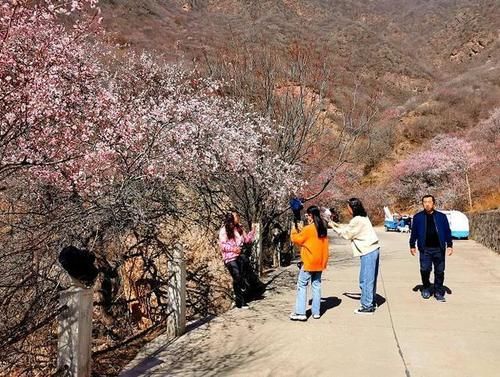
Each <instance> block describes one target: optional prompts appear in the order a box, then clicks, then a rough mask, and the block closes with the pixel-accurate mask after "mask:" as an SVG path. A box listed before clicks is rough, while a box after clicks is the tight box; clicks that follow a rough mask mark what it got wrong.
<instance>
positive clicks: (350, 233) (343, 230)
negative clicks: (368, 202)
mask: <svg viewBox="0 0 500 377" xmlns="http://www.w3.org/2000/svg"><path fill="white" fill-rule="evenodd" d="M332 228H333V230H334V231H335V232H337V233H338V234H339V235H340V236H341V237H343V238H345V239H346V240H352V239H354V238H356V236H357V235H358V234H359V232H360V231H361V226H360V224H359V223H358V221H357V220H356V218H353V219H352V220H351V221H350V222H349V224H347V225H342V224H337V223H333V222H332Z"/></svg>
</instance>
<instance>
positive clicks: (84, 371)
mask: <svg viewBox="0 0 500 377" xmlns="http://www.w3.org/2000/svg"><path fill="white" fill-rule="evenodd" d="M92 301H93V289H92V288H83V287H77V286H74V285H73V286H71V287H70V288H68V289H66V290H64V291H62V292H61V293H60V294H59V303H60V305H62V306H66V307H67V309H66V310H64V311H63V312H62V313H61V315H60V316H59V329H58V330H59V331H58V334H59V338H58V344H57V346H58V347H57V348H58V357H57V366H58V370H60V371H65V373H66V374H65V375H68V376H72V377H90V371H91V339H92V304H93V302H92Z"/></svg>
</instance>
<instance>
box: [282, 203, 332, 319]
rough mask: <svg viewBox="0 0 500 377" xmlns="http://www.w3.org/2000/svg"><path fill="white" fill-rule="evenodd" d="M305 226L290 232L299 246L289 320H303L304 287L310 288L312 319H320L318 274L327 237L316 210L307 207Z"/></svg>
mask: <svg viewBox="0 0 500 377" xmlns="http://www.w3.org/2000/svg"><path fill="white" fill-rule="evenodd" d="M306 221H307V223H308V225H306V226H305V227H304V228H303V229H302V230H301V231H300V232H298V231H297V230H296V229H293V230H292V235H291V238H292V242H293V243H294V244H296V245H299V246H301V249H300V259H301V261H302V267H301V268H300V272H299V278H298V281H297V298H296V301H295V311H294V312H293V313H292V314H291V315H290V319H291V320H292V321H306V320H307V316H306V305H307V286H308V284H309V281H311V287H312V308H311V312H312V316H313V318H315V319H318V318H320V316H321V314H320V305H321V273H322V271H323V270H324V269H325V268H326V265H327V263H328V236H327V229H326V226H325V223H324V222H323V220H322V219H321V216H320V211H319V208H318V207H316V206H311V207H309V208H308V209H307V211H306Z"/></svg>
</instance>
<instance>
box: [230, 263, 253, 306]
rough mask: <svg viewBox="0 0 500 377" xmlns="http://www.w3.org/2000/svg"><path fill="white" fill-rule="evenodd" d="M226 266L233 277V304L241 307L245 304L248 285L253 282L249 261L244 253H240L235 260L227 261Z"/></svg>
mask: <svg viewBox="0 0 500 377" xmlns="http://www.w3.org/2000/svg"><path fill="white" fill-rule="evenodd" d="M226 268H227V269H228V271H229V273H230V274H231V277H232V278H233V290H234V301H235V304H236V306H237V307H241V306H242V305H244V304H246V296H247V295H248V289H249V288H250V287H249V286H248V285H249V284H252V283H253V281H252V280H253V279H252V277H253V274H252V271H251V266H250V261H249V260H248V257H247V256H246V255H240V256H239V257H238V258H237V259H236V260H234V261H231V262H227V263H226Z"/></svg>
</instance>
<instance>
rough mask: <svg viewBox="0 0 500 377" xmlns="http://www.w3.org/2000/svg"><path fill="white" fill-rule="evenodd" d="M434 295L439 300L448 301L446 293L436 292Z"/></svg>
mask: <svg viewBox="0 0 500 377" xmlns="http://www.w3.org/2000/svg"><path fill="white" fill-rule="evenodd" d="M434 297H435V298H436V300H437V301H439V302H446V298H445V297H444V295H443V294H442V293H435V294H434Z"/></svg>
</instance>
